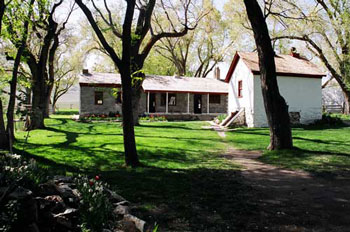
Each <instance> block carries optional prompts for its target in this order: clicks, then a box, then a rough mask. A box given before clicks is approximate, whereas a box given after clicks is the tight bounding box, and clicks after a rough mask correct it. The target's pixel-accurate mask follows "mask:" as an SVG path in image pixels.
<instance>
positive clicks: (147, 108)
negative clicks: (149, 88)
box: [147, 92, 150, 114]
mask: <svg viewBox="0 0 350 232" xmlns="http://www.w3.org/2000/svg"><path fill="white" fill-rule="evenodd" d="M149 95H150V94H149V92H147V113H148V114H149Z"/></svg>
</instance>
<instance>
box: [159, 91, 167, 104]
mask: <svg viewBox="0 0 350 232" xmlns="http://www.w3.org/2000/svg"><path fill="white" fill-rule="evenodd" d="M165 103H166V93H162V94H161V96H160V105H161V106H165Z"/></svg>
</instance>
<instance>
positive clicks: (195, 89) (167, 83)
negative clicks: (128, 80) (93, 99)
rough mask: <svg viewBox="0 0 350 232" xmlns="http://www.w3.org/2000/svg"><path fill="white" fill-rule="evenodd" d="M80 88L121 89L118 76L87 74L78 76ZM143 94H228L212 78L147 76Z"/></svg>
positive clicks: (224, 85)
mask: <svg viewBox="0 0 350 232" xmlns="http://www.w3.org/2000/svg"><path fill="white" fill-rule="evenodd" d="M79 84H80V86H101V87H121V78H120V74H113V73H89V74H85V75H84V74H83V75H80V79H79ZM142 88H143V90H144V91H145V92H173V93H176V92H178V93H198V94H207V93H212V94H228V84H227V83H225V82H224V81H220V80H217V79H212V78H196V77H178V76H157V75H148V76H146V79H145V80H144V81H143V84H142Z"/></svg>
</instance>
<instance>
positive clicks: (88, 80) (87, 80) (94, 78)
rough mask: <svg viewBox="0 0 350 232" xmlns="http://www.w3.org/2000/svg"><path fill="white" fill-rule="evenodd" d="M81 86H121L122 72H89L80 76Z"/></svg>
mask: <svg viewBox="0 0 350 232" xmlns="http://www.w3.org/2000/svg"><path fill="white" fill-rule="evenodd" d="M79 84H80V86H104V87H121V85H122V81H121V78H120V74H116V73H88V74H81V75H80V77H79Z"/></svg>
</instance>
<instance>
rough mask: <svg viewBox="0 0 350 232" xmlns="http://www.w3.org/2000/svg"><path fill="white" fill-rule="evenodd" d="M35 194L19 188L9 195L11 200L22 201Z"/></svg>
mask: <svg viewBox="0 0 350 232" xmlns="http://www.w3.org/2000/svg"><path fill="white" fill-rule="evenodd" d="M32 195H33V192H32V191H30V190H29V189H25V188H22V187H17V188H16V189H15V190H14V191H12V192H11V193H10V194H9V198H10V199H15V200H22V199H25V198H28V197H31V196H32Z"/></svg>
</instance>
